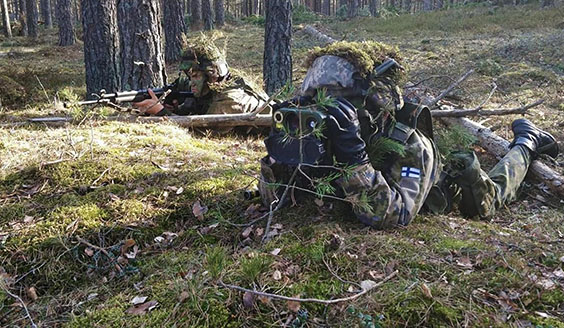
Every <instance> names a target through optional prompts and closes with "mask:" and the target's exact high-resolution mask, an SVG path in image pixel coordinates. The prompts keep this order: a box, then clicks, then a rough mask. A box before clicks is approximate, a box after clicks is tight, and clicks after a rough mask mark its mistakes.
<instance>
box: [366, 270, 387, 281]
mask: <svg viewBox="0 0 564 328" xmlns="http://www.w3.org/2000/svg"><path fill="white" fill-rule="evenodd" d="M368 274H370V276H371V277H372V279H374V280H382V279H384V277H385V276H386V274H385V273H383V272H378V271H370V272H368Z"/></svg>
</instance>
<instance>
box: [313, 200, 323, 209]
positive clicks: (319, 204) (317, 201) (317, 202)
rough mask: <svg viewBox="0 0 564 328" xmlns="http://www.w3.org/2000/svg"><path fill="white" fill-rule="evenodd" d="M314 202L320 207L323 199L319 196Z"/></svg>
mask: <svg viewBox="0 0 564 328" xmlns="http://www.w3.org/2000/svg"><path fill="white" fill-rule="evenodd" d="M313 202H314V203H315V205H317V206H319V207H321V206H323V201H322V200H321V199H319V198H316V199H315V200H314V201H313Z"/></svg>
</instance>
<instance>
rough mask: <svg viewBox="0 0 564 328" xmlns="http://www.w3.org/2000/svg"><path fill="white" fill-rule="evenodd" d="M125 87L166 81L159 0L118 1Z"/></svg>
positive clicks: (157, 83)
mask: <svg viewBox="0 0 564 328" xmlns="http://www.w3.org/2000/svg"><path fill="white" fill-rule="evenodd" d="M118 17H119V18H120V19H119V21H118V25H119V34H120V48H121V49H122V52H121V72H122V74H121V86H122V89H123V90H132V89H135V90H137V89H142V88H148V87H157V86H162V85H164V84H165V83H166V71H165V60H164V52H163V42H162V38H163V29H162V26H161V24H160V21H159V19H160V17H161V8H160V2H159V0H129V1H121V2H120V3H119V4H118Z"/></svg>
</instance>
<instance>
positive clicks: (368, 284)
mask: <svg viewBox="0 0 564 328" xmlns="http://www.w3.org/2000/svg"><path fill="white" fill-rule="evenodd" d="M375 286H376V282H375V281H373V280H363V281H362V282H361V283H360V288H362V290H371V289H372V288H374V287H375Z"/></svg>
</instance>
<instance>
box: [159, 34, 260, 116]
mask: <svg viewBox="0 0 564 328" xmlns="http://www.w3.org/2000/svg"><path fill="white" fill-rule="evenodd" d="M213 41H214V40H213V39H210V38H207V37H206V36H204V35H201V36H199V37H197V38H196V39H194V40H193V41H192V42H191V43H190V44H189V45H188V46H187V47H186V48H185V49H184V50H183V51H182V55H181V63H180V66H179V69H180V70H182V71H185V72H188V71H190V70H199V71H202V72H203V73H204V76H205V81H204V82H203V83H206V84H207V86H208V88H209V89H210V92H208V93H207V94H205V95H203V96H201V97H195V98H188V99H186V101H185V102H184V103H183V104H178V106H176V107H175V108H165V109H164V110H163V111H161V112H160V113H159V114H157V115H171V114H176V115H192V114H196V115H198V114H241V113H246V112H251V111H253V110H255V109H257V108H258V107H260V106H262V105H263V104H264V103H265V101H266V100H267V98H268V97H267V95H266V94H265V93H264V92H263V91H262V90H260V88H258V87H256V86H255V85H254V84H252V83H250V82H248V81H247V80H246V79H245V78H243V76H242V74H237V73H233V72H231V71H230V69H229V67H228V66H227V62H226V61H225V54H224V53H223V52H221V51H220V50H219V49H218V48H217V46H216V45H215V44H214V42H213ZM175 83H176V85H177V87H178V90H180V91H190V90H191V84H192V83H194V81H190V79H189V78H187V77H179V78H178V79H177V80H176V81H175Z"/></svg>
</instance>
